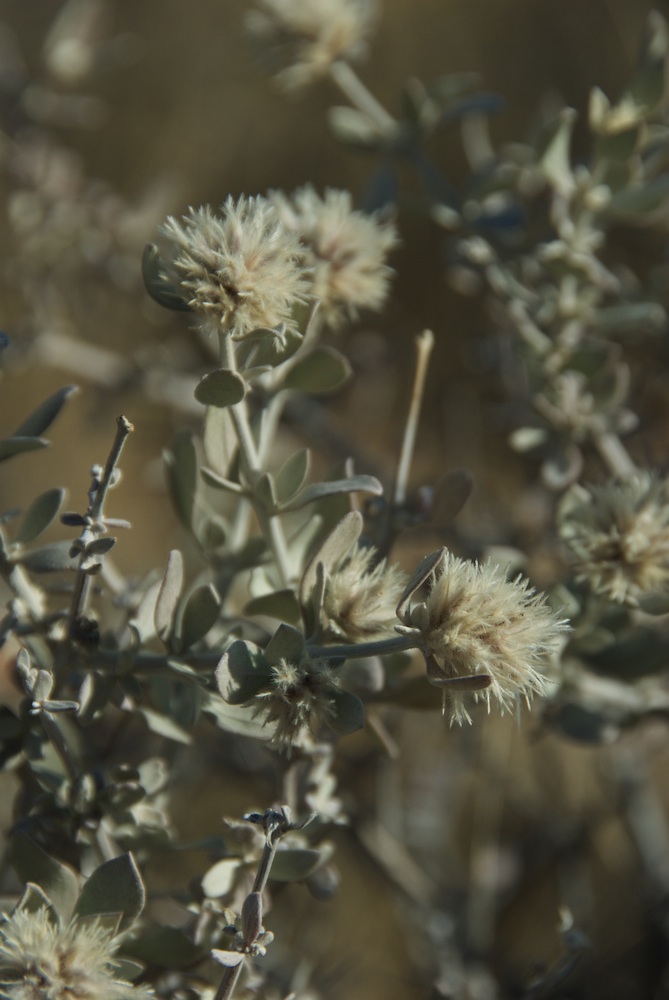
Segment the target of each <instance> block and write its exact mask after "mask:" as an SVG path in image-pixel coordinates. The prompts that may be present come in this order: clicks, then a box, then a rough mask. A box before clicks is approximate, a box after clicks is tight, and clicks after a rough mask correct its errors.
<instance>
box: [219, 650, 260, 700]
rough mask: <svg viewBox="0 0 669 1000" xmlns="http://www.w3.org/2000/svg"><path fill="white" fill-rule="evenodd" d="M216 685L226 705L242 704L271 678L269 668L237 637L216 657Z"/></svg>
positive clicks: (255, 651)
mask: <svg viewBox="0 0 669 1000" xmlns="http://www.w3.org/2000/svg"><path fill="white" fill-rule="evenodd" d="M215 677H216V686H217V688H218V690H219V692H220V694H221V697H222V698H223V700H224V701H226V702H227V703H228V704H230V705H243V704H244V702H246V701H249V700H250V699H251V698H253V697H254V696H255V695H256V694H258V692H259V691H261V690H262V689H263V688H264V687H267V685H268V684H269V683H270V682H271V680H272V671H271V670H270V668H269V666H268V665H267V662H266V660H265V658H264V656H263V655H262V653H261V652H260V650H256V649H255V648H254V650H253V651H251V649H250V648H249V645H248V644H247V643H246V642H243V641H242V640H241V639H237V640H236V641H235V642H233V643H232V645H231V646H230V648H229V649H226V651H225V653H224V654H223V656H222V657H221V659H220V660H219V663H218V666H217V667H216V674H215Z"/></svg>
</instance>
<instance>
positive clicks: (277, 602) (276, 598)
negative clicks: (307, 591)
mask: <svg viewBox="0 0 669 1000" xmlns="http://www.w3.org/2000/svg"><path fill="white" fill-rule="evenodd" d="M244 614H245V615H267V616H268V617H269V618H278V619H279V621H283V622H289V623H290V624H292V625H294V624H296V623H297V622H299V620H300V606H299V604H298V602H297V598H296V597H295V593H294V591H292V590H277V591H275V592H274V593H273V594H263V595H262V596H261V597H254V598H253V600H251V601H249V603H248V604H247V605H246V606H245V608H244Z"/></svg>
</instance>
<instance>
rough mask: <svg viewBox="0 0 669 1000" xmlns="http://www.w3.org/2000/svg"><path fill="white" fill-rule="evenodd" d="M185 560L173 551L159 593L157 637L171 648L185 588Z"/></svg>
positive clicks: (156, 617) (169, 556)
mask: <svg viewBox="0 0 669 1000" xmlns="http://www.w3.org/2000/svg"><path fill="white" fill-rule="evenodd" d="M183 572H184V571H183V559H182V556H181V553H180V552H179V550H178V549H172V551H171V552H170V554H169V555H168V557H167V565H166V566H165V573H164V574H163V580H162V583H161V585H160V590H159V591H158V598H157V600H156V609H155V612H154V622H155V626H156V635H157V636H158V637H159V638H160V639H162V641H163V642H164V643H165V644H166V645H168V646H169V640H170V637H171V635H172V631H173V628H174V616H175V614H176V609H177V604H178V602H179V598H180V596H181V588H182V587H183Z"/></svg>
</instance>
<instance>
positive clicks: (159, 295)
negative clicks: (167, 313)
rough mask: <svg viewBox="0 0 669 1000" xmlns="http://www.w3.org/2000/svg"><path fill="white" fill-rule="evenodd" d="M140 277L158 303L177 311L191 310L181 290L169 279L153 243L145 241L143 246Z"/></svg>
mask: <svg viewBox="0 0 669 1000" xmlns="http://www.w3.org/2000/svg"><path fill="white" fill-rule="evenodd" d="M142 278H143V280H144V286H145V288H146V290H147V292H148V293H149V295H150V296H151V298H152V299H153V300H154V301H155V302H157V303H158V305H160V306H164V308H165V309H174V310H176V311H177V312H192V310H191V308H190V306H189V305H188V301H187V300H186V298H185V296H184V294H183V292H181V291H180V289H179V287H178V285H177V284H176V283H175V282H173V281H171V280H170V277H169V275H168V272H167V269H166V267H165V265H164V263H163V261H162V260H161V257H160V253H159V252H158V247H157V246H156V245H155V244H154V243H147V244H146V246H145V247H144V252H143V254H142Z"/></svg>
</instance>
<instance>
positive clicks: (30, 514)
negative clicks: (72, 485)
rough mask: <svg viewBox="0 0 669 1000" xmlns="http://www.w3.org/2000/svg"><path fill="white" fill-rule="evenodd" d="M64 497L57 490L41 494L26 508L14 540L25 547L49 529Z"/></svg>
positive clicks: (61, 492) (63, 493)
mask: <svg viewBox="0 0 669 1000" xmlns="http://www.w3.org/2000/svg"><path fill="white" fill-rule="evenodd" d="M64 496H65V490H63V489H60V488H57V489H53V490H47V491H46V493H42V494H41V496H38V497H37V499H36V500H33V502H32V504H31V505H30V507H29V508H28V510H27V511H26V513H25V516H24V518H23V521H22V522H21V526H20V528H19V530H18V533H17V536H16V540H17V542H21V543H22V544H23V545H26V544H27V543H28V542H32V541H33V540H34V539H35V538H37V536H38V535H41V534H42V532H43V531H44V530H45V529H46V528H48V527H49V525H50V524H51V522H52V521H53V520H54V518H55V517H56V515H57V514H58V511H59V510H60V506H61V504H62V502H63V498H64Z"/></svg>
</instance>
